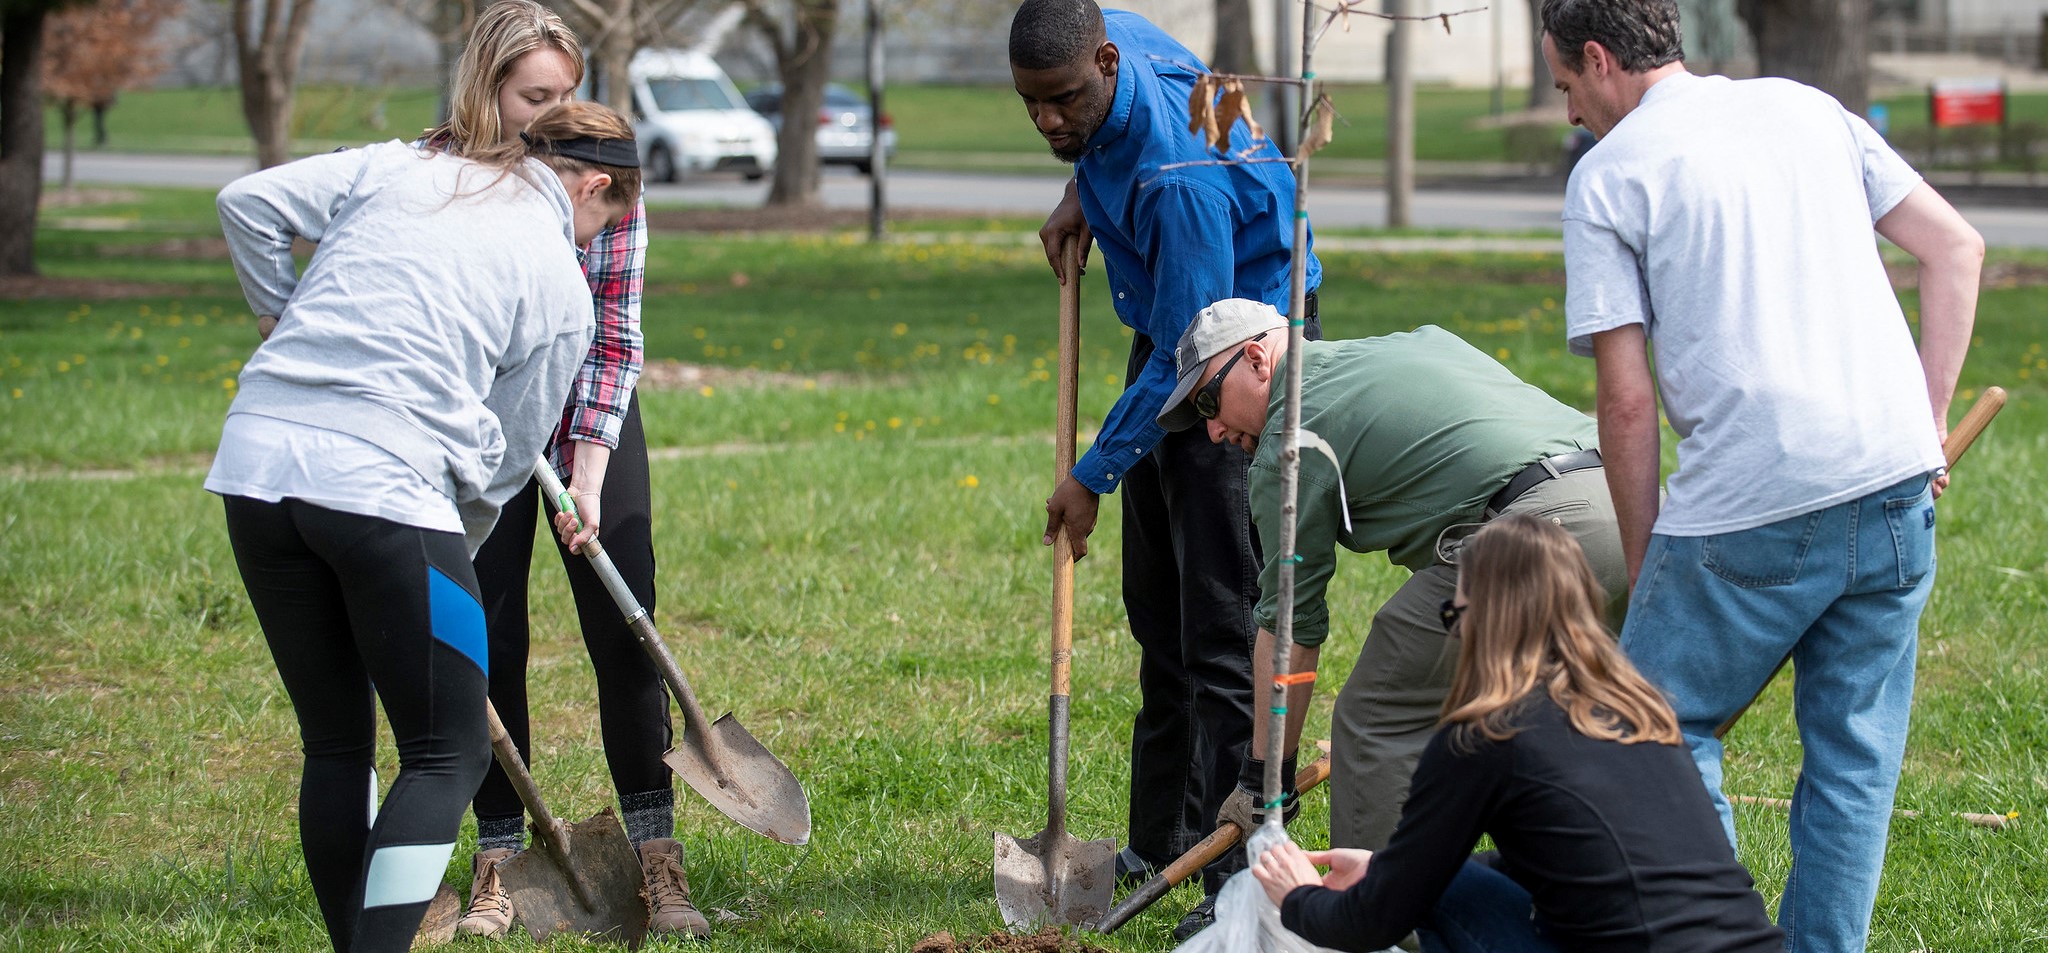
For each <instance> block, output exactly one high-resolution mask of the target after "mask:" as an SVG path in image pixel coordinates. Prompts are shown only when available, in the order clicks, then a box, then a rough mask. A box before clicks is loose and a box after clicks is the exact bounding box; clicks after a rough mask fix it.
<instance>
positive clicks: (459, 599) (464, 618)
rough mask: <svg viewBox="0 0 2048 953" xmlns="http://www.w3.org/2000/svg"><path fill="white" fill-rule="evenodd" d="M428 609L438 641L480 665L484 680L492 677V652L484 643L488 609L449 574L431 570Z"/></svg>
mask: <svg viewBox="0 0 2048 953" xmlns="http://www.w3.org/2000/svg"><path fill="white" fill-rule="evenodd" d="M427 608H428V611H429V612H430V613H431V614H432V617H433V625H434V638H436V639H439V640H440V641H441V642H442V644H444V645H446V646H448V647H449V648H451V649H454V650H455V651H457V652H461V653H462V654H463V655H464V656H466V657H467V658H468V659H469V660H470V661H472V662H475V663H476V667H477V668H478V669H481V670H482V671H483V673H484V677H486V678H488V677H490V674H491V661H490V652H489V650H488V649H486V648H485V643H484V607H483V606H482V605H481V604H479V603H478V602H477V601H476V597H475V596H472V595H470V594H469V590H467V589H464V588H462V586H461V584H460V583H457V582H456V581H455V580H453V579H450V578H448V574H447V573H444V572H442V571H441V570H439V569H437V568H435V567H433V566H428V567H427Z"/></svg>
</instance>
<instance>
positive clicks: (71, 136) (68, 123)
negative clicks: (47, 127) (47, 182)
mask: <svg viewBox="0 0 2048 953" xmlns="http://www.w3.org/2000/svg"><path fill="white" fill-rule="evenodd" d="M57 112H58V114H59V115H61V116H63V117H64V177H63V179H62V180H61V181H60V182H59V183H58V186H57V187H58V188H60V189H62V190H64V191H66V192H69V191H71V164H72V160H73V159H75V158H77V156H78V136H77V132H78V103H77V102H76V101H74V100H69V99H67V100H65V101H64V102H63V104H62V105H60V106H58V107H57Z"/></svg>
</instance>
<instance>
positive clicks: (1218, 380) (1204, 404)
mask: <svg viewBox="0 0 2048 953" xmlns="http://www.w3.org/2000/svg"><path fill="white" fill-rule="evenodd" d="M1267 333H1269V332H1266V331H1260V332H1259V333H1258V334H1257V335H1255V336H1254V337H1253V338H1252V341H1261V340H1264V339H1265V337H1266V335H1267ZM1252 341H1246V342H1245V343H1246V344H1250V343H1251V342H1252ZM1243 356H1244V348H1242V347H1240V348H1238V349H1237V353H1236V354H1232V355H1231V356H1230V360H1227V361H1224V362H1223V369H1222V370H1219V371H1217V372H1216V376H1215V377H1211V378H1209V383H1207V384H1204V385H1202V389H1201V390H1198V391H1195V395H1194V396H1193V397H1190V398H1188V399H1189V400H1190V401H1192V402H1193V403H1194V405H1195V416H1197V417H1200V418H1202V419H1203V420H1215V419H1216V411H1217V410H1219V409H1220V408H1219V406H1218V405H1219V404H1221V403H1222V402H1223V378H1224V377H1226V376H1228V375H1229V374H1230V369H1231V368H1233V367H1236V366H1237V361H1238V358H1241V357H1243Z"/></svg>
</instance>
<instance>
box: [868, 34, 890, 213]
mask: <svg viewBox="0 0 2048 953" xmlns="http://www.w3.org/2000/svg"><path fill="white" fill-rule="evenodd" d="M882 2H883V0H868V130H869V133H870V135H869V137H868V240H869V241H871V242H878V241H881V240H882V232H883V231H884V230H885V229H886V228H887V225H888V219H889V201H888V187H887V185H886V183H885V180H886V179H887V178H888V173H889V170H888V165H889V150H888V149H887V148H886V147H885V146H884V145H883V142H882V116H883V115H884V113H883V112H882Z"/></svg>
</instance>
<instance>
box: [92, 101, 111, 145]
mask: <svg viewBox="0 0 2048 953" xmlns="http://www.w3.org/2000/svg"><path fill="white" fill-rule="evenodd" d="M112 108H114V104H113V103H111V102H105V103H93V104H92V147H93V148H95V149H100V148H104V147H105V146H106V144H107V110H109V109H112Z"/></svg>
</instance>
